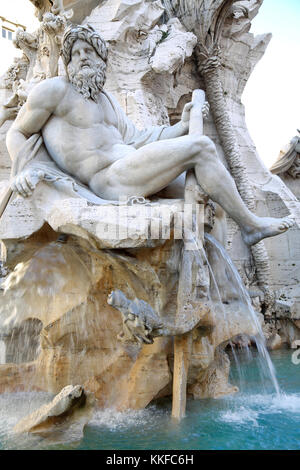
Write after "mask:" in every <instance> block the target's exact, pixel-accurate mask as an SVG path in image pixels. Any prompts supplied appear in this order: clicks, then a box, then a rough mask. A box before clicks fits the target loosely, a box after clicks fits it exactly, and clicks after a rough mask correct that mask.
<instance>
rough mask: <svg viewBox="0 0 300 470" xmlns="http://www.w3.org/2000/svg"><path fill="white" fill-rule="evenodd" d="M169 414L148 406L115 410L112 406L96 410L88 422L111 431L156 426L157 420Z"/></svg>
mask: <svg viewBox="0 0 300 470" xmlns="http://www.w3.org/2000/svg"><path fill="white" fill-rule="evenodd" d="M167 415H169V413H168V412H167V411H163V410H159V409H157V408H156V407H155V406H150V407H148V408H146V409H144V410H126V411H122V412H121V411H117V410H115V409H113V408H108V409H105V410H97V411H96V412H95V414H94V416H93V418H92V420H91V421H90V422H89V425H91V426H97V427H105V428H108V429H110V430H111V431H119V430H121V429H127V428H133V427H140V426H144V424H145V423H147V428H148V429H149V427H153V428H155V427H156V426H157V420H158V419H161V418H163V417H165V416H167Z"/></svg>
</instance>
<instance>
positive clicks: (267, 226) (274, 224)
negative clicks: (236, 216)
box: [242, 217, 295, 245]
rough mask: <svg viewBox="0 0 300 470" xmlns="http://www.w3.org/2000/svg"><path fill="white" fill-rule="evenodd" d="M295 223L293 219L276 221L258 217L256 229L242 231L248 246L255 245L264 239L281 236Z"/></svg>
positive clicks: (270, 218) (271, 218)
mask: <svg viewBox="0 0 300 470" xmlns="http://www.w3.org/2000/svg"><path fill="white" fill-rule="evenodd" d="M294 223H295V220H294V219H293V218H292V217H283V218H282V219H275V218H273V217H257V223H256V224H255V227H250V228H247V229H243V230H242V237H243V240H244V242H245V243H246V244H247V245H255V244H256V243H258V242H260V241H261V240H262V239H263V238H268V237H274V236H275V235H280V234H281V233H284V232H286V231H287V230H288V229H289V228H291V227H292V226H293V225H294Z"/></svg>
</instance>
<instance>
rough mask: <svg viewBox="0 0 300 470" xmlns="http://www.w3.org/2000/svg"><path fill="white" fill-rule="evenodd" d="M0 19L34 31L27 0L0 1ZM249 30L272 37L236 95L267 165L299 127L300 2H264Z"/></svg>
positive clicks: (9, 49) (7, 54)
mask: <svg viewBox="0 0 300 470" xmlns="http://www.w3.org/2000/svg"><path fill="white" fill-rule="evenodd" d="M0 15H1V16H5V17H7V18H8V19H10V20H12V21H15V22H18V23H21V24H24V25H25V26H26V27H27V29H28V31H33V30H34V29H36V28H37V27H38V21H37V19H36V18H35V17H34V7H33V5H32V4H31V3H30V1H29V0H6V1H4V0H1V3H0ZM251 32H253V33H254V34H263V33H269V32H271V33H272V34H273V38H272V40H271V42H270V44H269V46H268V48H267V51H266V53H265V55H264V56H263V58H262V59H261V61H260V62H259V63H258V64H257V66H256V68H255V69H254V71H253V73H252V75H251V77H250V79H249V82H248V84H247V86H246V89H245V91H244V94H243V97H242V101H243V103H244V104H245V109H246V121H247V125H248V129H249V131H250V134H251V137H252V139H253V141H254V143H255V145H256V147H257V150H258V153H259V155H260V157H261V158H262V160H263V161H264V162H265V164H266V165H267V166H268V167H269V166H271V164H272V163H273V162H274V161H275V160H276V158H277V156H278V154H279V151H280V149H281V148H282V147H283V146H285V145H287V144H288V143H289V141H290V139H291V138H292V137H293V136H294V135H296V130H297V128H298V129H299V128H300V117H299V114H300V93H299V82H300V80H299V77H300V0H264V2H263V5H262V7H261V8H260V11H259V14H258V15H257V16H256V18H255V19H254V20H253V22H252V27H251ZM4 43H5V47H3V46H4ZM8 43H9V41H0V54H1V63H0V75H2V73H4V72H5V70H6V69H7V68H8V66H9V65H10V64H11V62H12V60H11V57H14V56H16V55H17V52H16V49H14V48H13V46H12V44H11V43H10V44H8Z"/></svg>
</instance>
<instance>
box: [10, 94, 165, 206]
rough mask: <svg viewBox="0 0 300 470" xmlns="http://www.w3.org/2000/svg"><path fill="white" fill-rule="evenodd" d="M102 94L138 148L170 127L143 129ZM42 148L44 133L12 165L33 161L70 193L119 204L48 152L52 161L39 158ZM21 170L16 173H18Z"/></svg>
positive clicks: (27, 144) (35, 136)
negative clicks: (62, 167) (91, 186)
mask: <svg viewBox="0 0 300 470" xmlns="http://www.w3.org/2000/svg"><path fill="white" fill-rule="evenodd" d="M102 93H103V94H104V95H105V96H106V97H107V99H108V101H109V102H110V104H111V107H112V108H113V110H114V112H115V114H116V117H117V123H118V124H117V127H118V130H119V132H120V134H121V136H122V138H123V142H124V144H126V145H130V146H132V147H134V148H136V149H139V148H141V147H143V146H144V145H147V144H150V143H151V142H156V141H157V140H160V139H161V136H162V132H163V130H164V129H165V128H166V127H167V126H165V125H164V126H157V127H150V128H148V129H143V130H139V129H137V128H136V127H135V125H134V124H133V122H132V121H131V120H130V119H129V118H128V117H127V116H126V114H125V112H124V111H123V109H122V108H121V106H120V105H119V103H118V102H117V100H116V99H115V98H114V97H113V96H112V95H111V94H110V93H107V92H104V91H102ZM37 147H39V148H37ZM42 149H43V150H44V153H45V151H46V152H47V149H46V146H45V144H44V140H43V138H42V136H41V134H40V133H39V134H33V135H32V136H31V137H30V138H29V139H28V140H27V141H26V142H25V144H24V146H23V147H22V148H21V149H20V151H19V154H18V156H17V160H18V161H17V162H14V164H13V166H14V167H17V168H19V169H24V168H26V166H27V165H29V164H30V166H31V167H33V168H34V169H35V170H36V171H42V172H43V173H44V174H45V176H44V178H43V179H44V180H45V181H48V182H51V183H56V182H58V183H61V184H63V188H64V190H66V191H67V192H69V193H71V194H72V193H73V194H74V192H75V193H76V195H77V196H79V197H83V198H84V199H87V200H88V201H89V202H91V203H93V204H119V201H108V200H105V199H102V198H100V197H98V196H97V195H96V194H94V193H93V192H92V191H91V190H90V189H89V188H88V187H87V186H86V185H84V184H83V183H81V182H80V181H78V180H76V178H74V177H73V176H71V175H68V174H67V173H66V172H65V171H63V170H61V169H60V168H59V167H58V166H57V165H56V163H55V162H54V161H53V160H52V159H51V156H50V155H49V153H48V152H47V154H48V157H49V161H45V160H39V158H38V155H39V151H41V150H42ZM31 155H34V157H33V158H31ZM19 171H20V170H19ZM19 171H17V172H14V173H15V174H16V173H19ZM59 186H61V185H59Z"/></svg>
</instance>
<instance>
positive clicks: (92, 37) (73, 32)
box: [61, 24, 108, 67]
mask: <svg viewBox="0 0 300 470" xmlns="http://www.w3.org/2000/svg"><path fill="white" fill-rule="evenodd" d="M77 39H82V40H83V41H86V42H88V43H89V44H90V45H91V46H93V48H94V49H95V51H96V52H97V54H98V55H99V56H100V57H101V59H102V60H103V61H104V62H106V61H107V52H108V50H107V45H106V42H105V41H104V39H102V38H101V36H100V35H99V34H98V33H97V32H96V31H95V30H94V28H93V27H92V26H90V25H89V24H87V25H85V26H83V25H72V26H70V27H69V28H68V29H66V31H65V33H64V36H63V40H62V50H61V56H62V59H63V62H64V64H65V66H66V67H67V65H68V64H69V62H70V60H71V53H72V47H73V45H74V42H75V41H77Z"/></svg>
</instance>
